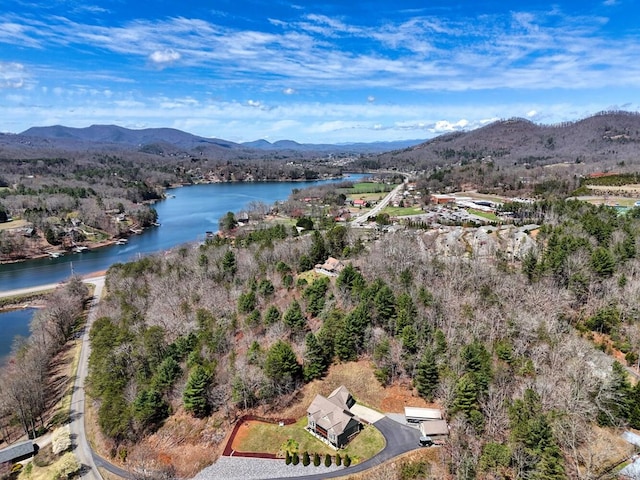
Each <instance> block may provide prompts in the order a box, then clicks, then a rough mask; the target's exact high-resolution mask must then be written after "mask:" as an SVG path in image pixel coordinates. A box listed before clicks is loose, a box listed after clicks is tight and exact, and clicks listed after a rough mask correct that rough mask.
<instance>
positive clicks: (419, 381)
mask: <svg viewBox="0 0 640 480" xmlns="http://www.w3.org/2000/svg"><path fill="white" fill-rule="evenodd" d="M438 381H439V375H438V366H437V365H436V357H435V355H434V354H433V350H432V349H431V348H430V347H427V348H426V349H425V351H424V353H423V354H422V358H421V359H420V362H419V363H418V365H417V366H416V376H415V378H414V380H413V383H414V385H415V387H416V389H417V390H418V394H419V395H420V396H421V397H422V398H424V399H426V400H428V401H431V400H432V399H433V394H434V393H435V391H436V388H437V387H438Z"/></svg>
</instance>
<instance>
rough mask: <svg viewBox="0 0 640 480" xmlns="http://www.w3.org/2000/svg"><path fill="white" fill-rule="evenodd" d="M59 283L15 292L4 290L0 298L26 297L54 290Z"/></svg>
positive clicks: (20, 289)
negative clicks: (30, 294)
mask: <svg viewBox="0 0 640 480" xmlns="http://www.w3.org/2000/svg"><path fill="white" fill-rule="evenodd" d="M60 285H62V284H61V283H49V284H47V285H39V286H37V287H27V288H17V289H15V290H5V291H4V292H0V298H5V297H15V296H17V295H28V294H29V293H38V292H44V291H47V290H54V289H55V288H58V287H59V286H60Z"/></svg>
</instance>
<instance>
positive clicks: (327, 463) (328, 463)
mask: <svg viewBox="0 0 640 480" xmlns="http://www.w3.org/2000/svg"><path fill="white" fill-rule="evenodd" d="M324 466H325V467H330V466H331V455H329V454H327V455H325V456H324Z"/></svg>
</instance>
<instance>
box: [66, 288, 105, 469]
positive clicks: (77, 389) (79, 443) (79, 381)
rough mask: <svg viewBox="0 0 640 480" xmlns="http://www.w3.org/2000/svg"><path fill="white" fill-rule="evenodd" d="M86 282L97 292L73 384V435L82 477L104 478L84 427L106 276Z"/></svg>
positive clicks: (84, 332) (90, 310) (84, 333)
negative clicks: (92, 334)
mask: <svg viewBox="0 0 640 480" xmlns="http://www.w3.org/2000/svg"><path fill="white" fill-rule="evenodd" d="M85 282H86V283H92V284H93V285H95V292H94V296H93V299H92V301H91V307H90V309H89V315H88V317H87V324H86V326H85V327H84V331H83V333H82V345H81V347H80V360H79V362H78V371H77V373H76V380H75V383H74V386H73V395H72V396H71V425H70V427H71V437H72V438H73V439H74V451H75V454H76V457H77V459H78V461H79V462H80V463H81V464H82V465H83V467H84V468H83V469H82V475H81V478H85V479H88V480H102V476H101V475H100V472H98V469H97V468H96V463H95V462H94V459H93V452H92V451H91V447H90V446H89V443H88V442H87V434H86V431H85V427H84V419H85V416H84V402H85V395H84V383H85V379H86V377H87V372H88V370H89V354H90V352H91V348H90V344H89V330H90V329H91V325H92V324H93V322H94V320H95V318H96V306H97V304H98V302H99V300H100V297H101V296H102V289H103V288H104V277H95V278H92V279H87V280H85Z"/></svg>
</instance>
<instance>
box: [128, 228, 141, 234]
mask: <svg viewBox="0 0 640 480" xmlns="http://www.w3.org/2000/svg"><path fill="white" fill-rule="evenodd" d="M129 231H130V232H131V233H135V234H136V235H140V234H141V233H142V229H141V228H130V229H129Z"/></svg>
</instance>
